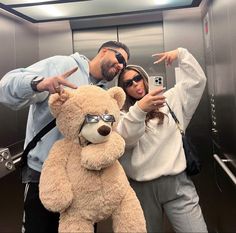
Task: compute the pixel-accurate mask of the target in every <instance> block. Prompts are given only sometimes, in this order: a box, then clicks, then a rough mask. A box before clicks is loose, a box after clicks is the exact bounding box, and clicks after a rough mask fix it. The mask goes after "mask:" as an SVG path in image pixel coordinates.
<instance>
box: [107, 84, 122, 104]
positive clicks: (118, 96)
mask: <svg viewBox="0 0 236 233" xmlns="http://www.w3.org/2000/svg"><path fill="white" fill-rule="evenodd" d="M108 93H109V95H110V96H111V97H112V98H114V99H115V100H116V101H117V103H118V106H119V108H120V109H121V108H122V107H123V105H124V103H125V98H126V95H125V92H124V91H123V89H122V88H121V87H112V88H110V89H108Z"/></svg>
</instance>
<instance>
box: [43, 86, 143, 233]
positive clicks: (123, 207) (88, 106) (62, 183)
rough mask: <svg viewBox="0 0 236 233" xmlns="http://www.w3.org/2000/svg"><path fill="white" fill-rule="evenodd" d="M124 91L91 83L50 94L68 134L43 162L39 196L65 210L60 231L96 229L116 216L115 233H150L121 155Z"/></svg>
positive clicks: (50, 205) (58, 120)
mask: <svg viewBox="0 0 236 233" xmlns="http://www.w3.org/2000/svg"><path fill="white" fill-rule="evenodd" d="M124 101H125V93H124V91H123V90H122V89H121V88H120V87H112V88H110V89H108V90H104V89H102V88H100V87H97V86H94V85H86V86H81V87H79V88H77V89H76V90H69V89H65V90H64V91H63V93H61V94H58V93H56V94H53V95H51V96H50V98H49V107H50V110H51V113H52V115H53V116H54V117H55V118H56V124H57V128H58V129H59V131H60V132H61V133H62V134H63V136H64V138H63V139H61V140H58V141H56V142H55V143H54V145H53V146H52V148H51V150H50V152H49V155H48V158H47V159H46V161H45V162H44V164H43V168H42V172H41V177H40V182H39V196H40V200H41V202H42V203H43V205H44V206H45V208H47V209H48V210H50V211H53V212H59V213H60V221H59V232H83V233H84V232H94V224H95V223H97V222H100V221H102V220H105V219H107V218H108V217H111V219H112V227H113V231H114V232H119V233H120V232H122V233H124V232H128V233H131V232H135V233H137V232H139V233H140V232H146V223H145V219H144V215H143V211H142V208H141V206H140V203H139V201H138V199H137V196H136V194H135V192H134V191H133V189H132V188H131V186H130V184H129V181H128V179H127V177H126V175H125V172H124V170H123V168H122V166H121V165H120V163H119V161H118V159H119V158H120V157H121V156H122V155H123V152H124V147H125V143H124V140H123V138H122V137H121V136H120V135H119V134H118V133H117V132H116V126H117V123H118V121H119V116H120V109H121V107H122V105H123V104H124Z"/></svg>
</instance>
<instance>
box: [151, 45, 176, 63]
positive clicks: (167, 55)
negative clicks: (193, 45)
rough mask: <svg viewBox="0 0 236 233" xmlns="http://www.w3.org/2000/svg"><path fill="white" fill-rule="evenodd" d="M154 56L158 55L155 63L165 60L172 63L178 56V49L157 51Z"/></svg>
mask: <svg viewBox="0 0 236 233" xmlns="http://www.w3.org/2000/svg"><path fill="white" fill-rule="evenodd" d="M152 56H153V57H156V56H157V57H158V60H157V61H155V62H154V64H158V63H160V62H162V61H165V62H166V64H167V65H171V64H172V62H173V61H174V60H176V59H177V58H178V49H175V50H171V51H169V52H164V53H156V54H153V55H152Z"/></svg>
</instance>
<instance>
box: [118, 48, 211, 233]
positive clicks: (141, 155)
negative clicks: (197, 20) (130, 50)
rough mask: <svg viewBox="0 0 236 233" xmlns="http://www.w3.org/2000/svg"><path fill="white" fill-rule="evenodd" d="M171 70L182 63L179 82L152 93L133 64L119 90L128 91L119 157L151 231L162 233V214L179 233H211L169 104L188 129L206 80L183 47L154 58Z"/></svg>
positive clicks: (125, 73) (142, 75)
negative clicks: (123, 144) (123, 147)
mask: <svg viewBox="0 0 236 233" xmlns="http://www.w3.org/2000/svg"><path fill="white" fill-rule="evenodd" d="M154 56H158V57H159V60H157V61H156V62H155V63H159V62H162V61H166V63H167V65H170V64H171V63H172V62H173V61H174V60H176V59H178V62H179V69H180V70H179V75H180V78H181V79H180V81H179V82H178V83H177V84H176V85H175V86H174V87H173V88H171V89H170V90H168V91H166V92H165V93H164V94H162V92H163V90H162V88H156V90H153V91H151V92H150V93H148V75H147V73H146V72H145V71H144V70H143V68H142V67H140V66H136V65H129V66H127V68H126V69H124V70H123V71H122V73H121V74H120V76H119V79H118V86H120V87H122V88H123V89H124V91H125V92H126V95H127V99H126V103H125V105H124V107H123V113H122V119H121V121H120V123H119V125H118V132H119V133H120V134H121V135H122V136H123V137H124V139H125V141H126V152H125V155H124V156H122V158H121V160H120V161H121V164H122V165H123V167H124V169H125V171H126V174H127V176H128V177H129V178H130V183H131V186H132V187H133V189H134V190H135V192H136V194H137V196H138V198H139V200H140V203H141V205H142V208H143V211H144V215H145V218H146V222H147V230H148V232H163V211H164V212H165V213H166V215H167V217H168V219H169V221H170V222H171V224H172V227H173V229H174V230H175V231H176V232H185V233H186V232H207V227H206V224H205V221H204V219H203V216H202V212H201V208H200V206H199V203H198V201H199V197H198V195H197V192H196V189H195V187H194V184H193V182H192V181H191V179H190V178H189V177H187V176H186V173H185V168H186V160H185V155H184V150H183V145H182V138H181V134H180V131H179V129H178V128H177V125H176V123H175V121H174V119H173V118H172V116H171V114H170V112H169V109H168V107H167V106H166V105H165V102H167V103H168V105H169V106H170V108H171V109H172V111H173V112H174V113H175V115H176V116H177V118H178V120H179V122H180V125H181V126H182V128H183V129H184V130H185V129H186V128H187V126H188V123H189V121H190V120H191V117H192V115H193V113H194V111H195V109H196V107H197V105H198V103H199V101H200V99H201V96H202V93H203V90H204V88H205V83H206V77H205V75H204V72H203V71H202V69H201V67H200V65H199V64H198V62H197V61H196V60H195V58H194V57H193V56H192V55H191V54H190V53H189V52H188V51H187V50H186V49H184V48H178V49H176V50H173V51H169V52H165V53H160V54H155V55H154Z"/></svg>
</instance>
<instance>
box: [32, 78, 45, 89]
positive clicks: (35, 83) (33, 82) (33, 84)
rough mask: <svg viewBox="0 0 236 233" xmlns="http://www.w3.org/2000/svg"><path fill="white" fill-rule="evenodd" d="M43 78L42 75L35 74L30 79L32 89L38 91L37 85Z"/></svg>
mask: <svg viewBox="0 0 236 233" xmlns="http://www.w3.org/2000/svg"><path fill="white" fill-rule="evenodd" d="M43 80H44V78H43V77H39V76H36V77H34V78H33V79H32V81H31V83H30V86H31V88H32V90H33V91H38V89H37V85H38V84H39V83H40V82H42V81H43Z"/></svg>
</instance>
